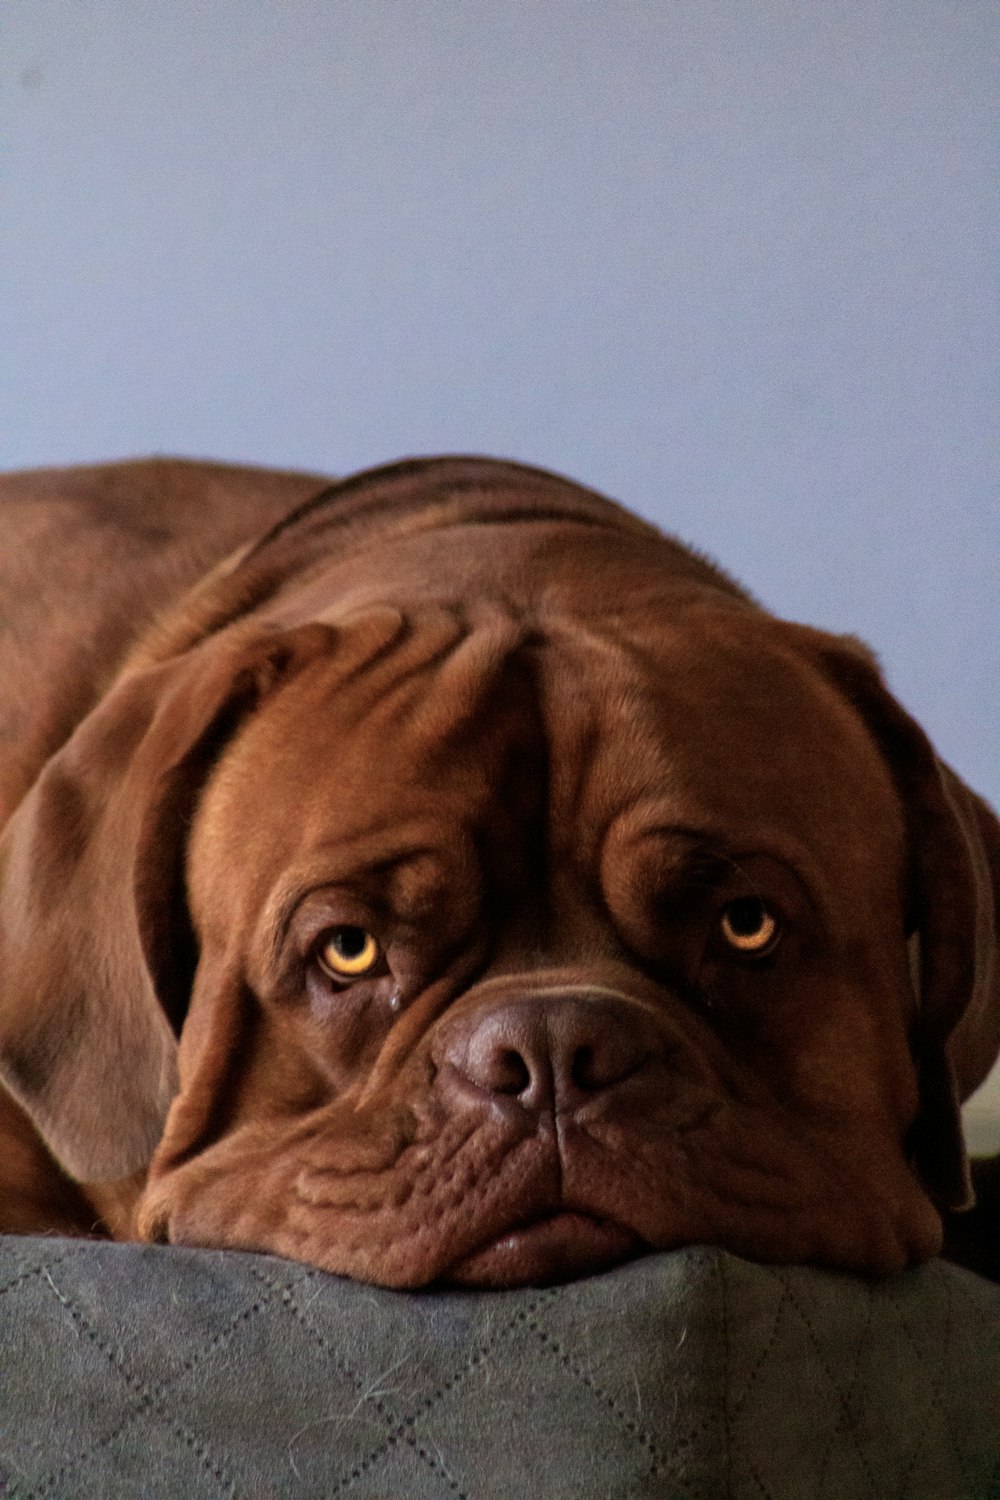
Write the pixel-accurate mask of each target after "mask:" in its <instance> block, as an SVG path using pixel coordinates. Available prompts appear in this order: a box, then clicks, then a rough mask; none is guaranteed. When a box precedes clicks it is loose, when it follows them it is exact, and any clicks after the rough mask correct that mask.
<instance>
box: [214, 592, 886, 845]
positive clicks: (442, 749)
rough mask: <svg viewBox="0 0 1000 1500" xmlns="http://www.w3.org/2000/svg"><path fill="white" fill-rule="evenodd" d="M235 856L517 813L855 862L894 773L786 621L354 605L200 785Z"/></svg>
mask: <svg viewBox="0 0 1000 1500" xmlns="http://www.w3.org/2000/svg"><path fill="white" fill-rule="evenodd" d="M203 809H204V816H203V817H202V818H201V819H200V821H199V825H198V828H197V829H196V839H197V837H198V836H199V833H200V830H203V829H204V827H205V826H206V824H208V825H210V827H211V832H212V839H213V841H214V842H215V844H216V846H219V847H222V846H224V845H225V844H226V843H229V844H230V845H231V847H230V848H229V849H228V850H227V851H226V857H227V858H232V857H237V858H238V859H239V860H240V861H241V862H242V863H244V864H246V863H247V862H248V861H249V862H251V863H252V862H254V861H257V862H259V863H260V864H261V865H262V866H264V865H267V866H269V867H270V868H271V870H272V871H273V870H274V869H275V868H280V867H282V866H284V865H286V864H287V863H288V862H289V861H291V860H294V859H296V858H301V857H302V856H303V851H308V850H315V851H323V850H327V849H330V848H332V847H334V846H338V847H340V848H346V847H347V846H350V847H351V848H352V849H355V850H356V851H357V855H358V858H361V857H364V858H365V859H368V860H374V859H377V858H378V857H379V854H380V852H381V854H383V855H384V857H385V858H386V859H389V858H391V857H392V854H393V851H394V850H395V847H396V845H397V844H400V845H401V844H404V843H406V842H407V841H409V842H410V843H411V844H412V843H414V841H419V839H420V838H424V839H426V840H427V841H428V843H429V844H432V843H434V842H435V840H436V841H437V842H438V843H441V844H445V843H447V842H448V841H449V840H451V841H452V842H454V841H455V840H456V839H457V838H459V837H462V838H467V839H469V840H471V841H472V842H473V843H478V844H479V845H480V849H481V854H482V855H483V856H484V857H486V853H487V851H486V849H485V847H484V841H485V840H486V838H487V835H489V837H491V838H492V839H493V851H494V853H495V852H496V849H497V848H498V847H502V846H503V845H504V841H505V840H507V841H509V840H511V839H512V838H513V837H514V835H515V832H516V830H517V828H518V827H519V826H520V825H523V824H524V821H525V820H526V819H533V820H535V821H537V822H541V823H544V824H545V845H546V847H547V849H548V850H549V851H550V854H551V855H552V856H554V857H567V858H572V859H574V860H575V861H576V862H581V861H582V862H588V861H590V862H598V861H599V859H600V857H601V849H602V846H603V844H604V843H605V842H606V841H607V839H608V838H609V837H611V836H612V835H613V834H614V833H615V831H616V830H617V831H618V832H620V831H621V829H622V828H623V827H624V828H626V829H629V828H631V829H633V831H635V833H636V835H637V836H640V835H644V834H645V833H646V832H648V830H649V829H651V828H662V829H664V830H669V829H671V828H676V829H679V830H683V831H685V832H694V833H696V834H699V835H704V836H706V837H708V838H712V839H716V840H717V841H718V842H719V843H722V844H725V845H726V846H728V847H732V848H744V849H752V848H767V849H771V850H773V851H774V852H776V853H779V854H780V853H782V850H783V847H784V846H786V845H787V846H788V847H789V848H792V849H793V850H794V849H795V848H805V849H812V850H813V851H814V853H815V856H816V858H817V859H819V860H824V859H832V858H836V859H837V860H838V861H842V862H843V866H844V871H845V874H846V873H847V872H848V871H849V869H850V868H851V865H852V861H853V862H854V863H855V864H857V866H858V869H859V871H860V870H861V867H862V866H863V865H864V863H865V861H866V860H868V859H870V858H874V857H875V855H873V853H872V846H873V839H872V830H873V829H881V830H883V831H884V832H885V831H886V830H887V833H886V837H888V838H889V841H890V843H893V844H895V843H899V844H901V841H902V830H901V826H900V816H899V812H898V806H897V801H896V797H895V793H894V790H893V787H892V783H891V778H890V776H889V773H888V770H887V768H886V767H885V765H884V763H883V761H882V758H881V756H880V755H879V752H878V750H877V748H876V747H875V745H874V744H873V742H872V741H871V739H870V737H869V735H868V732H867V730H866V729H865V727H864V725H863V723H862V721H861V719H860V717H859V716H858V715H857V714H856V713H855V712H854V710H853V709H852V708H851V706H850V704H849V703H848V702H847V701H846V700H845V699H844V698H843V697H842V696H841V695H840V693H839V692H838V690H837V689H836V688H835V687H834V686H833V685H832V684H830V683H829V682H827V680H826V679H825V677H824V676H823V674H822V672H821V671H820V670H819V668H818V667H817V666H815V665H814V664H813V663H812V662H811V661H810V660H809V659H808V658H807V657H806V656H805V655H804V654H803V651H802V649H801V644H800V643H799V642H798V641H797V639H796V637H795V628H794V627H786V626H783V625H782V624H781V623H780V622H777V621H774V620H772V619H771V618H770V617H768V616H764V615H758V614H757V613H756V612H755V611H751V610H747V609H735V608H732V607H730V608H726V607H715V608H712V607H707V606H692V607H690V608H687V609H681V610H677V611H674V612H672V615H671V617H670V618H667V617H666V616H664V618H662V619H657V618H656V617H653V618H650V617H649V615H648V614H647V613H645V611H635V610H630V608H629V605H628V601H627V600H622V602H621V605H620V608H619V609H618V610H617V611H615V612H614V613H610V614H607V615H603V616H591V617H588V618H581V617H574V616H572V615H568V614H566V613H561V612H554V613H552V614H550V615H549V616H548V617H546V618H535V619H525V618H523V617H522V618H519V619H515V618H514V617H513V616H512V615H511V614H510V613H509V612H507V611H505V610H504V609H503V608H501V607H499V606H489V605H486V604H482V605H480V606H479V607H477V608H476V609H463V610H459V609H454V608H445V607H443V606H439V605H434V606H431V605H426V606H422V607H420V608H411V609H399V608H398V607H396V606H389V605H385V606H381V607H377V608H371V609H367V610H365V611H362V612H361V613H360V614H359V615H358V616H357V617H356V618H355V619H354V620H353V621H348V622H347V623H345V624H344V625H343V627H342V628H341V631H340V644H339V646H338V648H337V649H335V650H334V651H332V653H331V655H330V657H329V658H328V659H324V660H321V661H319V662H317V663H314V664H313V665H312V666H310V667H309V668H307V669H306V670H305V671H304V672H303V673H302V674H301V676H300V677H299V678H297V679H296V680H294V681H293V682H291V683H290V684H288V685H287V686H285V687H284V688H282V689H281V690H280V691H279V692H278V693H277V694H276V696H275V697H274V699H273V701H270V702H268V703H266V704H265V706H264V707H263V708H262V710H261V711H259V712H258V713H257V715H255V716H254V717H253V718H252V719H251V721H250V722H249V723H248V724H247V725H246V726H245V727H244V729H243V730H242V732H241V733H240V734H239V736H238V737H237V739H236V741H235V742H234V744H233V745H232V746H231V748H230V750H229V752H228V753H227V755H226V756H225V757H224V758H223V761H222V764H221V766H220V768H219V770H218V772H217V774H216V776H215V778H214V781H213V783H212V785H211V786H210V788H209V791H208V794H207V796H206V798H205V801H204V804H203Z"/></svg>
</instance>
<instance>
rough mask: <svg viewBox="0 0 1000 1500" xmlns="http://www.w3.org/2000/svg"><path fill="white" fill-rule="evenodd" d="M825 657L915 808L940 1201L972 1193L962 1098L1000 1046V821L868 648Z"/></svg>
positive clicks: (918, 1027) (926, 1110) (924, 1143)
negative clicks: (903, 703)
mask: <svg viewBox="0 0 1000 1500" xmlns="http://www.w3.org/2000/svg"><path fill="white" fill-rule="evenodd" d="M821 654H822V656H823V661H824V666H825V668H826V670H827V672H828V674H829V675H830V676H831V677H833V678H834V680H835V681H836V682H837V684H838V685H839V686H840V688H841V690H842V691H843V692H844V693H845V694H846V695H847V697H848V698H849V699H850V700H851V701H852V703H853V704H854V706H855V707H856V708H857V709H858V711H859V712H860V714H861V715H862V717H863V718H864V719H865V721H866V722H867V724H868V726H869V728H870V730H871V731H872V733H873V734H874V736H875V738H876V740H877V741H878V743H879V745H880V747H881V749H882V753H883V755H884V756H885V758H886V760H887V762H888V764H889V766H890V769H891V771H892V774H893V777H894V780H895V783H896V787H897V789H898V791H899V795H900V798H901V800H902V804H903V809H904V812H905V815H906V822H907V829H908V841H909V851H910V869H909V903H910V916H909V926H910V929H911V932H910V944H911V957H912V960H913V971H914V988H915V991H916V996H917V1014H916V1021H915V1025H914V1030H913V1049H914V1059H915V1062H916V1065H917V1069H918V1074H919V1079H920V1110H919V1113H918V1116H917V1119H916V1121H915V1122H914V1126H913V1131H912V1135H911V1138H910V1147H911V1149H912V1152H913V1159H914V1161H915V1163H916V1165H917V1168H918V1170H919V1172H920V1175H921V1178H922V1179H923V1182H924V1185H925V1187H926V1188H927V1190H928V1192H929V1193H930V1195H931V1197H932V1198H933V1199H934V1201H935V1203H936V1204H937V1206H938V1207H939V1208H942V1209H952V1210H960V1209H964V1208H968V1207H971V1205H972V1203H973V1202H974V1196H973V1193H972V1186H971V1180H970V1176H969V1163H968V1159H967V1157H966V1153H965V1146H964V1142H963V1138H962V1121H961V1114H960V1104H961V1102H962V1100H963V1099H966V1098H968V1096H969V1095H970V1094H971V1093H972V1092H973V1091H974V1090H975V1089H976V1088H978V1087H979V1085H980V1083H982V1081H983V1079H984V1078H985V1077H986V1075H987V1073H988V1072H989V1071H990V1068H991V1067H992V1065H993V1063H994V1061H995V1060H996V1057H997V1054H998V1052H1000V959H998V944H1000V822H998V820H997V818H996V816H995V814H994V813H993V812H992V811H991V809H990V808H989V807H987V805H986V803H985V802H983V801H982V799H981V798H979V797H977V796H976V794H975V793H974V792H972V791H970V790H969V788H968V787H967V786H965V784H964V783H963V782H962V781H961V780H960V779H959V777H958V776H956V775H955V773H954V771H952V770H951V769H950V768H949V767H948V766H946V765H944V764H943V762H941V761H940V760H938V758H937V756H936V755H935V753H934V750H933V748H932V746H931V744H930V741H929V740H928V739H927V736H926V735H925V734H924V732H923V730H922V729H921V728H920V726H919V725H918V724H917V723H916V722H915V721H914V720H913V719H912V718H910V716H909V714H907V713H906V712H905V710H904V709H903V708H901V707H900V705H899V704H898V703H897V702H896V700H895V699H894V698H893V697H892V695H891V694H890V693H889V691H888V689H887V688H886V687H885V685H884V683H883V681H882V678H881V676H880V674H879V671H878V668H877V666H876V664H875V661H874V659H873V658H872V656H871V655H870V653H869V652H868V651H867V648H865V647H864V646H862V645H861V643H860V642H855V641H853V640H851V639H850V638H847V639H844V640H842V641H837V642H831V641H830V638H829V637H828V638H827V643H826V645H825V647H822V648H821Z"/></svg>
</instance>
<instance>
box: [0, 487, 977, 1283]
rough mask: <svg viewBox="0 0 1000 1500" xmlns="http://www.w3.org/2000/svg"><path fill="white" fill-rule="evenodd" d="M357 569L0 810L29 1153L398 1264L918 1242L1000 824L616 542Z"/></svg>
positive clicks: (761, 636) (819, 650) (333, 1255)
mask: <svg viewBox="0 0 1000 1500" xmlns="http://www.w3.org/2000/svg"><path fill="white" fill-rule="evenodd" d="M348 551H349V552H350V556H349V557H345V558H339V557H338V558H336V559H334V560H332V561H330V560H328V561H327V563H325V564H319V563H317V562H316V561H315V560H313V562H312V563H311V564H310V567H309V568H307V569H306V570H305V577H304V579H303V580H302V581H300V582H298V583H296V584H295V586H294V587H291V586H289V587H286V589H285V590H284V592H283V593H279V595H278V597H277V600H276V601H272V603H271V605H270V607H269V608H270V612H269V614H268V616H267V620H266V622H261V621H260V620H258V619H255V618H251V619H249V620H246V621H244V622H241V623H239V624H237V625H234V626H231V627H229V628H227V629H224V630H222V631H221V632H217V633H215V634H212V635H210V636H208V637H207V638H205V639H203V640H200V641H198V642H196V643H195V644H193V645H192V646H191V647H190V649H188V650H187V651H185V652H182V653H180V654H177V655H175V656H173V657H171V659H169V660H167V661H165V662H162V663H159V664H153V665H147V666H145V667H143V668H141V669H136V670H135V671H134V672H132V673H131V674H129V675H128V676H126V677H125V678H124V679H123V680H122V681H121V682H120V683H119V685H118V686H117V687H116V688H115V689H114V690H113V691H112V692H111V694H109V696H108V698H107V699H106V701H105V702H104V704H103V705H102V706H101V707H100V708H98V709H97V710H95V712H94V713H93V714H92V715H91V717H90V719H89V720H88V721H87V722H86V723H85V724H84V725H83V726H81V729H80V731H79V732H78V734H77V735H76V736H75V737H74V739H73V740H72V741H70V743H69V744H68V745H67V747H66V748H65V750H64V751H63V752H62V753H61V754H60V755H59V756H58V757H57V758H56V759H55V760H54V761H53V762H52V763H51V764H50V765H49V767H48V768H47V770H46V772H45V773H44V774H43V776H42V778H41V779H40V781H39V783H38V784H37V786H36V788H35V790H34V791H33V793H32V794H31V796H30V797H29V799H28V800H27V802H26V803H25V804H24V806H23V807H22V809H21V810H20V812H19V813H18V814H17V816H16V817H15V819H14V821H13V823H12V825H11V827H10V828H9V830H8V832H7V834H6V835H5V839H4V843H3V845H2V846H0V849H2V857H3V860H4V867H3V897H2V900H3V905H2V909H0V924H2V925H0V940H2V945H3V949H2V960H0V961H2V964H3V973H4V985H5V1000H4V1008H3V1019H2V1023H0V1024H2V1039H0V1044H2V1052H3V1058H4V1061H3V1067H4V1072H5V1077H6V1078H7V1080H8V1082H9V1084H10V1086H11V1087H12V1088H13V1089H14V1091H15V1092H16V1094H17V1096H18V1097H19V1098H20V1099H21V1101H22V1102H23V1103H24V1104H25V1106H26V1107H27V1108H28V1109H29V1111H30V1112H31V1113H32V1114H33V1116H34V1118H35V1119H36V1121H37V1123H38V1125H39V1128H40V1129H41V1130H42V1132H43V1133H44V1134H45V1136H46V1138H47V1140H48V1141H49V1143H50V1145H51V1147H52V1149H53V1151H54V1152H55V1154H56V1155H57V1156H58V1157H59V1158H60V1159H61V1160H62V1161H63V1162H64V1163H65V1164H66V1165H67V1167H68V1168H69V1170H70V1171H71V1172H73V1173H74V1174H75V1175H77V1176H78V1177H80V1178H81V1179H83V1180H89V1179H94V1178H98V1177H114V1176H120V1175H124V1174H125V1173H127V1172H130V1171H132V1170H134V1169H135V1168H137V1167H141V1166H144V1165H145V1164H146V1163H147V1162H149V1161H150V1158H152V1160H151V1166H150V1173H149V1185H148V1188H147V1190H146V1194H145V1198H144V1202H143V1207H142V1216H141V1217H142V1223H143V1226H144V1232H145V1233H146V1234H148V1235H149V1236H150V1237H156V1238H163V1239H169V1240H172V1241H176V1242H181V1243H188V1244H202V1245H221V1246H234V1247H243V1248H254V1249H265V1250H272V1251H276V1252H278V1253H280V1254H284V1255H288V1256H292V1257H295V1258H299V1259H302V1260H306V1261H310V1262H312V1263H314V1264H316V1265H318V1266H321V1267H324V1268H326V1269H329V1270H332V1271H336V1272H342V1273H344V1274H348V1275H352V1276H356V1277H358V1278H361V1279H366V1280H372V1281H376V1282H381V1283H385V1284H389V1285H395V1286H421V1285H425V1284H428V1283H431V1282H440V1281H444V1282H452V1283H459V1284H466V1285H490V1286H497V1285H499V1286H503V1285H513V1284H518V1283H522V1282H526V1281H539V1280H550V1279H562V1278H567V1277H570V1276H573V1275H577V1274H582V1273H584V1272H586V1271H588V1270H592V1269H596V1268H599V1267H601V1266H605V1265H608V1264H611V1263H613V1262H615V1261H616V1260H619V1259H623V1258H625V1257H627V1256H629V1255H631V1254H635V1253H638V1252H640V1251H641V1250H643V1249H648V1248H668V1247H672V1246H678V1245H682V1244H687V1243H692V1242H703V1243H710V1244H715V1245H721V1246H723V1247H725V1248H728V1249H730V1250H733V1251H735V1252H737V1253H740V1254H744V1255H748V1256H750V1257H753V1258H757V1259H761V1260H769V1261H787V1260H795V1261H805V1262H812V1263H817V1264H825V1265H834V1266H843V1267H849V1268H855V1269H862V1270H870V1271H881V1270H890V1269H895V1268H898V1267H901V1266H903V1265H905V1264H907V1263H909V1262H910V1261H913V1260H916V1259H921V1258H924V1257H926V1256H929V1255H932V1254H934V1253H935V1252H936V1250H937V1249H938V1247H939V1243H940V1219H939V1213H938V1210H939V1208H942V1207H951V1206H956V1205H958V1204H960V1203H961V1202H962V1201H963V1200H964V1199H965V1196H966V1194H967V1176H966V1170H965V1159H964V1152H963V1149H962V1144H961V1135H960V1126H959V1122H958V1116H957V1105H958V1098H959V1095H960V1094H961V1093H965V1092H968V1090H969V1089H971V1088H972V1087H974V1086H975V1084H977V1083H978V1082H979V1081H980V1079H981V1077H982V1076H983V1075H984V1073H985V1071H986V1070H987V1069H988V1067H989V1064H990V1061H991V1060H992V1056H993V1054H994V1053H995V1050H996V1043H997V1038H996V1029H997V1023H996V1021H993V1022H991V1021H990V1019H989V1016H990V1013H991V1006H992V1014H993V1015H995V1014H996V1001H995V998H994V996H993V985H994V979H993V975H992V965H993V960H994V953H995V947H996V922H997V917H996V898H995V888H996V886H997V884H998V883H1000V882H998V880H997V865H998V854H1000V835H998V828H997V824H996V822H995V820H994V819H993V817H992V815H991V814H990V813H989V812H988V811H987V810H986V809H985V808H984V806H983V805H982V804H981V803H979V802H978V801H977V800H976V799H975V798H974V797H973V796H972V794H971V793H969V792H967V791H966V789H965V788H963V787H962V786H961V784H960V783H959V782H958V781H957V779H956V778H955V777H953V776H952V775H951V773H950V772H948V771H947V770H945V769H944V768H942V767H941V766H940V765H939V763H938V762H937V760H936V759H935V757H934V755H933V752H932V750H931V748H930V746H929V745H928V743H927V741H926V739H925V737H924V736H923V734H922V732H921V731H920V730H919V729H918V728H917V726H916V725H915V724H914V723H913V722H912V721H911V720H910V719H909V718H908V717H907V716H906V715H905V713H904V712H903V710H902V709H901V708H900V707H899V706H898V705H897V704H896V703H895V701H894V700H893V699H892V698H891V697H890V695H889V694H888V692H887V691H886V689H885V687H884V686H883V684H882V682H881V680H880V678H879V675H878V672H877V669H876V667H875V666H874V664H873V662H872V661H871V659H870V658H869V657H868V655H867V654H866V653H865V651H864V650H863V648H861V647H859V646H858V645H857V644H856V643H853V642H851V641H841V640H839V639H835V638H832V637H829V636H826V635H823V634H822V633H819V632H815V631H811V630H808V629H805V628H803V627H798V626H793V625H788V624H785V623H783V622H780V621H776V620H774V619H772V618H771V617H770V616H768V615H766V614H764V613H763V612H761V611H759V610H757V609H756V608H754V607H752V606H751V605H750V604H749V603H748V602H747V601H745V600H744V599H743V598H742V597H741V596H740V595H739V594H738V593H737V592H736V591H735V590H733V589H732V588H730V587H727V586H726V585H725V584H724V582H723V581H722V580H720V579H718V578H714V579H713V578H711V577H708V576H707V570H703V572H705V574H706V576H704V577H699V576H698V575H697V569H694V571H692V568H691V565H690V563H689V564H688V566H687V571H685V566H684V565H679V564H678V560H677V559H678V554H677V553H676V550H675V549H673V548H672V547H670V545H669V544H667V543H661V542H659V541H657V539H656V538H655V537H651V536H650V535H649V534H647V533H642V532H640V531H639V530H637V529H635V528H632V529H629V528H628V527H624V526H623V527H622V528H621V529H620V530H619V531H617V532H616V531H610V532H609V531H608V530H607V529H602V528H601V527H599V526H595V525H594V524H591V523H588V524H584V523H582V522H581V523H573V522H572V521H570V520H568V519H567V518H566V516H560V517H555V518H552V517H550V518H548V519H546V518H545V517H544V516H540V518H539V519H537V520H536V521H530V520H527V519H521V520H518V519H510V518H508V519H507V520H506V521H505V522H504V523H503V524H500V525H497V524H493V525H490V526H487V525H480V526H475V525H472V524H470V523H469V521H468V519H467V518H466V520H465V522H464V524H462V525H457V524H453V523H452V522H451V521H449V520H448V518H447V516H445V515H442V516H440V517H439V518H438V521H437V522H436V523H435V524H434V525H431V526H420V525H417V526H414V527H412V528H407V527H405V526H404V527H400V528H397V529H396V531H395V532H394V533H393V534H392V535H391V536H390V537H389V538H388V539H386V540H385V541H384V543H383V544H382V545H380V546H378V547H377V548H375V549H374V550H372V548H371V547H368V548H367V550H366V549H364V548H362V549H361V550H360V552H358V551H357V550H354V551H352V550H351V549H348ZM991 862H992V863H991ZM991 1026H992V1030H991ZM175 1037H179V1042H177V1041H175ZM956 1075H957V1081H956Z"/></svg>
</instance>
